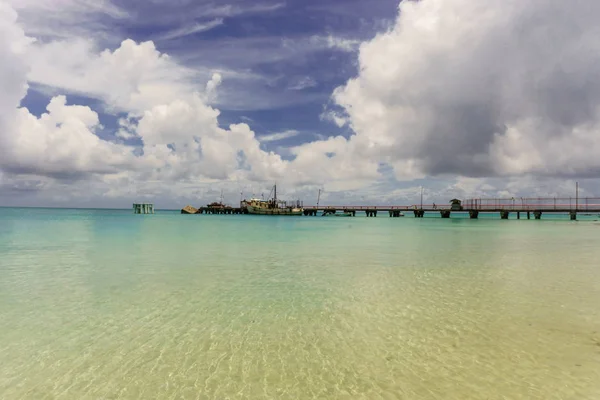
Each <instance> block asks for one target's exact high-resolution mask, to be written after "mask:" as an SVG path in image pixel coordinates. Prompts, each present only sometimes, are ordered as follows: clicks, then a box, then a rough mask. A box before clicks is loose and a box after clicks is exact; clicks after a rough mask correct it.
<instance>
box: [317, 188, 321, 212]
mask: <svg viewBox="0 0 600 400" xmlns="http://www.w3.org/2000/svg"><path fill="white" fill-rule="evenodd" d="M319 201H321V189H319V195H318V196H317V208H319Z"/></svg>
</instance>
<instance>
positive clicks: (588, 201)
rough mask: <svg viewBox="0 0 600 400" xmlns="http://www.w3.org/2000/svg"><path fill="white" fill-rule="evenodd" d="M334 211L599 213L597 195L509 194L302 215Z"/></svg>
mask: <svg viewBox="0 0 600 400" xmlns="http://www.w3.org/2000/svg"><path fill="white" fill-rule="evenodd" d="M193 209H194V208H193V207H189V206H186V207H185V208H184V209H183V210H182V212H184V211H185V212H184V213H188V214H189V213H191V212H189V211H191V210H193ZM338 212H342V213H351V214H352V215H356V213H359V212H364V213H365V214H366V215H367V216H368V217H376V216H377V214H378V213H388V214H389V216H390V217H401V216H403V215H405V214H406V213H413V214H414V216H415V217H416V218H423V217H424V216H425V213H439V214H440V217H441V218H450V216H451V214H452V213H463V214H464V213H468V214H469V217H470V218H471V219H477V218H478V217H479V214H482V213H495V214H498V213H499V214H500V218H501V219H509V216H510V215H511V214H513V215H515V214H516V216H517V219H521V215H523V217H526V218H527V219H531V216H532V215H533V217H534V218H535V219H541V217H542V215H543V214H546V213H552V214H569V215H570V218H571V219H572V220H575V219H577V214H579V213H581V214H592V215H599V216H600V197H584V198H572V197H567V198H544V197H537V198H518V199H517V198H510V199H484V198H479V199H468V200H465V201H460V200H456V201H455V202H454V204H443V205H436V204H428V205H425V204H421V205H387V206H365V205H336V206H329V205H328V206H305V207H304V215H306V216H316V215H319V214H320V213H321V215H322V214H336V213H338ZM203 213H206V214H245V213H246V211H245V210H244V208H243V207H237V208H233V207H224V208H218V209H214V208H207V207H200V208H198V209H197V211H196V214H203Z"/></svg>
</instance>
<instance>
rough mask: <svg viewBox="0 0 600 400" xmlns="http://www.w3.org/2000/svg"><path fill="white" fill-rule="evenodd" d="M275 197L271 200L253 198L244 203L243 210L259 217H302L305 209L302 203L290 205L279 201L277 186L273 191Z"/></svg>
mask: <svg viewBox="0 0 600 400" xmlns="http://www.w3.org/2000/svg"><path fill="white" fill-rule="evenodd" d="M271 193H273V197H272V198H270V199H269V200H263V199H256V198H252V199H250V200H243V201H242V204H241V206H242V208H245V209H246V210H247V212H248V214H258V215H302V214H303V213H304V209H303V208H302V205H301V204H300V202H299V201H298V202H292V203H288V202H286V201H280V200H278V199H277V185H274V186H273V189H272V190H271Z"/></svg>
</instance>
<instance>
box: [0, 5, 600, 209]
mask: <svg viewBox="0 0 600 400" xmlns="http://www.w3.org/2000/svg"><path fill="white" fill-rule="evenodd" d="M596 9H597V11H598V12H600V6H599V5H598V4H597V3H596V2H595V0H582V1H581V2H580V3H578V4H577V5H569V4H567V3H565V2H563V1H559V0H531V1H529V2H514V3H511V5H510V7H503V6H502V4H500V3H498V2H496V1H495V0H482V1H481V2H472V1H467V0H422V1H418V2H415V1H403V2H399V1H398V0H377V1H372V2H364V1H358V0H344V1H340V0H338V1H334V0H328V1H314V0H306V1H298V0H294V1H276V0H273V1H269V0H265V1H258V2H249V1H241V0H227V1H219V2H217V1H204V0H197V1H192V0H178V1H166V0H151V1H146V2H141V1H126V0H101V1H100V0H72V1H69V2H65V1H61V0H3V1H1V2H0V30H1V31H0V33H1V34H2V37H1V39H2V40H0V56H2V57H3V59H4V60H5V62H4V63H3V64H2V65H1V66H0V79H1V80H2V82H1V83H2V85H3V87H4V88H6V90H4V92H3V93H2V94H0V107H1V109H0V114H1V116H0V153H1V154H0V156H2V157H1V158H0V205H20V204H23V205H57V206H110V207H118V206H121V205H123V204H125V205H126V204H129V203H130V202H132V201H136V200H142V199H143V200H145V201H148V200H152V201H154V202H156V203H157V204H159V205H162V206H165V207H171V208H177V207H178V206H180V205H181V204H182V203H192V204H202V203H203V202H205V201H212V200H214V199H215V198H216V197H218V196H219V195H220V192H221V190H223V191H224V192H225V193H226V195H227V196H228V197H230V198H234V197H235V198H237V197H238V195H239V193H240V191H245V192H246V193H247V194H251V193H258V192H262V191H264V190H267V188H268V187H270V186H271V185H272V183H273V182H278V183H279V184H280V186H281V193H285V194H288V195H289V196H291V197H302V198H311V197H314V196H315V193H316V192H317V190H318V189H322V190H324V197H323V199H324V201H326V202H330V203H339V202H345V203H348V204H350V203H353V204H357V203H369V204H384V203H385V204H390V203H393V204H413V203H415V202H417V201H418V200H419V193H420V188H421V186H424V187H425V198H426V201H430V202H433V201H435V202H437V203H438V204H440V203H442V202H444V201H446V200H447V199H449V198H453V197H461V198H467V197H486V196H488V197H512V196H516V197H521V196H555V195H559V196H560V195H569V194H571V193H572V187H573V186H574V182H575V181H576V180H578V181H580V182H581V183H582V185H581V186H582V190H583V192H582V194H583V195H592V194H596V193H598V191H599V190H598V189H600V187H599V185H598V183H597V181H596V179H597V177H598V175H600V161H598V160H600V139H599V138H600V135H598V129H600V128H599V127H600V113H599V112H597V110H598V109H600V76H599V74H598V70H597V68H596V67H595V66H596V65H597V64H598V62H600V59H598V58H599V57H600V56H598V54H600V40H598V39H597V37H598V35H597V34H596V33H597V32H596V31H597V27H596V25H597V24H596V22H595V20H594V19H593V18H592V17H591V16H592V15H594V13H595V11H596ZM574 27H577V29H574ZM541 33H543V34H541ZM549 38H553V39H552V40H550V39H549ZM563 99H568V101H566V100H565V101H563Z"/></svg>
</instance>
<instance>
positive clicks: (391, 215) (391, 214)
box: [390, 210, 395, 218]
mask: <svg viewBox="0 0 600 400" xmlns="http://www.w3.org/2000/svg"><path fill="white" fill-rule="evenodd" d="M392 217H395V215H394V212H393V211H391V210H390V218H392Z"/></svg>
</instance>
